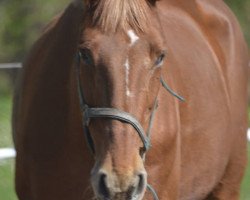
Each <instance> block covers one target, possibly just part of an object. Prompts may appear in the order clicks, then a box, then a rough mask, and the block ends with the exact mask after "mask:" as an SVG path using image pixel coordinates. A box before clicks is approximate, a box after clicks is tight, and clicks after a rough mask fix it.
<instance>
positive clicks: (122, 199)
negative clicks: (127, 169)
mask: <svg viewBox="0 0 250 200" xmlns="http://www.w3.org/2000/svg"><path fill="white" fill-rule="evenodd" d="M143 196H144V195H136V196H133V197H130V198H128V197H127V196H124V195H119V194H118V195H115V197H111V198H108V197H103V196H102V197H100V196H99V197H96V198H94V200H142V199H143Z"/></svg>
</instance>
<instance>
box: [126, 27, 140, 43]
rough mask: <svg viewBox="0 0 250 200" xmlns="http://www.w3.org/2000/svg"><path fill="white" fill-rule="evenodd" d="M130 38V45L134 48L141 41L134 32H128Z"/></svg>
mask: <svg viewBox="0 0 250 200" xmlns="http://www.w3.org/2000/svg"><path fill="white" fill-rule="evenodd" d="M128 36H129V38H130V41H131V42H130V45H131V46H132V45H133V44H134V43H135V42H136V41H137V40H139V37H138V36H137V35H136V34H135V32H134V31H133V30H129V31H128Z"/></svg>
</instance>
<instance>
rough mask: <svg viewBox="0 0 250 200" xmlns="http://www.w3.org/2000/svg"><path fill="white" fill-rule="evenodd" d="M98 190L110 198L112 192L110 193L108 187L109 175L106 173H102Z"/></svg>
mask: <svg viewBox="0 0 250 200" xmlns="http://www.w3.org/2000/svg"><path fill="white" fill-rule="evenodd" d="M98 190H99V193H100V194H101V195H102V196H103V197H104V198H109V196H110V194H109V190H108V187H107V175H106V174H104V173H102V174H100V178H99V184H98Z"/></svg>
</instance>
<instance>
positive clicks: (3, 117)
mask: <svg viewBox="0 0 250 200" xmlns="http://www.w3.org/2000/svg"><path fill="white" fill-rule="evenodd" d="M10 113H11V96H10V95H1V94H0V148H3V147H10V146H13V144H12V137H11V114H10Z"/></svg>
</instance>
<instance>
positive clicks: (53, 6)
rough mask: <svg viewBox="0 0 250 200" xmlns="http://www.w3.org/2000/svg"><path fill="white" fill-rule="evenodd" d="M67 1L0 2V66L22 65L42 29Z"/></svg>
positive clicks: (25, 0) (4, 0)
mask: <svg viewBox="0 0 250 200" xmlns="http://www.w3.org/2000/svg"><path fill="white" fill-rule="evenodd" d="M69 1H70V0H43V1H41V0H22V1H20V0H0V19H1V20H0V62H13V61H17V62H18V61H19V62H20V61H22V60H23V58H24V57H25V55H26V54H27V51H28V49H29V47H30V46H31V45H32V43H33V42H34V41H35V40H36V39H37V37H38V36H39V35H40V32H41V30H42V28H43V27H44V25H45V24H46V23H48V22H49V21H50V20H51V18H52V17H53V16H55V15H56V14H58V13H59V12H61V11H62V10H63V8H64V7H65V6H66V4H67V3H68V2H69Z"/></svg>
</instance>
